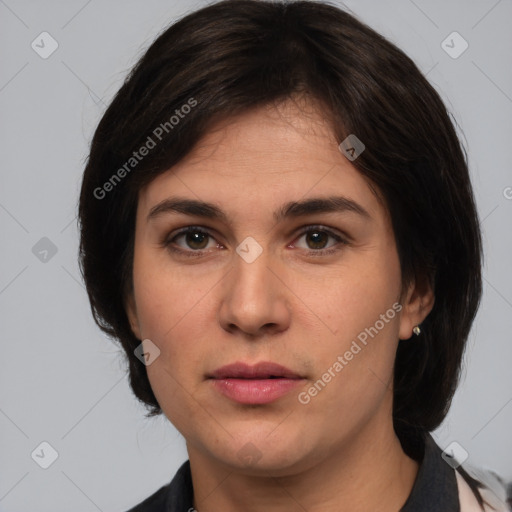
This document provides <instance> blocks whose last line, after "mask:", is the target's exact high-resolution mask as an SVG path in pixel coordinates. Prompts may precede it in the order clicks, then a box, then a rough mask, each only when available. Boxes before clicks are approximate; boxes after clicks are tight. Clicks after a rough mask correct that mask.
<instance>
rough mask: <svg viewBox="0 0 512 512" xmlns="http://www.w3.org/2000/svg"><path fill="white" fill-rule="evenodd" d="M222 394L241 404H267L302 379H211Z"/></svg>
mask: <svg viewBox="0 0 512 512" xmlns="http://www.w3.org/2000/svg"><path fill="white" fill-rule="evenodd" d="M212 382H213V385H214V386H215V388H216V389H217V391H220V392H221V393H222V394H223V395H225V396H227V397H228V398H231V400H234V401H235V402H239V403H241V404H267V403H269V402H273V401H274V400H277V399H278V398H280V397H282V396H284V395H286V394H287V393H289V392H290V391H291V390H293V389H294V388H296V387H297V386H299V385H300V384H302V383H303V382H304V379H212Z"/></svg>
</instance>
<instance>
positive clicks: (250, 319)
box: [220, 240, 289, 334]
mask: <svg viewBox="0 0 512 512" xmlns="http://www.w3.org/2000/svg"><path fill="white" fill-rule="evenodd" d="M251 244H253V245H251ZM258 245H259V244H258ZM259 247H260V249H258V248H257V247H256V246H255V245H254V243H253V242H252V241H250V240H248V241H247V240H246V241H244V242H242V243H241V244H240V245H239V246H238V248H237V253H238V254H237V255H236V256H235V261H234V267H233V269H232V271H231V272H230V273H229V277H228V279H227V283H226V286H225V287H224V290H223V297H222V304H221V308H220V321H221V324H222V326H223V327H224V328H225V329H227V330H230V331H232V330H233V329H234V328H235V327H236V328H238V329H240V330H241V331H245V332H247V333H251V334H255V333H257V332H258V331H259V330H260V329H263V328H265V329H268V328H270V327H272V328H273V329H277V330H284V329H286V327H287V326H288V324H289V311H288V304H287V300H286V294H285V292H284V290H283V287H282V286H279V280H278V279H276V277H275V276H274V275H273V272H271V270H270V268H269V267H270V266H271V265H272V261H271V260H272V255H271V254H270V252H269V251H266V250H263V248H262V247H261V246H259Z"/></svg>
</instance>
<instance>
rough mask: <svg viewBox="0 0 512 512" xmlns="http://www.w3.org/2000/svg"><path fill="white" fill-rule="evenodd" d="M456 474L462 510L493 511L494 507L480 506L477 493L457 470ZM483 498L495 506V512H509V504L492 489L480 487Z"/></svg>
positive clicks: (474, 511)
mask: <svg viewBox="0 0 512 512" xmlns="http://www.w3.org/2000/svg"><path fill="white" fill-rule="evenodd" d="M455 476H456V477H457V488H458V491H459V503H460V511H461V512H482V510H483V511H484V512H493V509H492V508H490V507H488V506H486V505H484V508H482V507H480V505H479V503H478V500H477V499H476V496H475V494H474V493H473V491H472V490H471V487H469V485H468V483H467V482H466V480H464V477H463V476H462V475H461V474H460V473H459V472H458V471H457V470H455ZM480 494H481V495H482V498H483V499H484V500H485V501H486V502H487V503H489V504H491V505H492V506H493V507H494V510H495V512H509V508H508V506H507V505H506V504H505V503H503V502H502V501H501V500H500V499H499V498H498V497H497V496H496V494H494V493H493V492H492V491H491V490H489V489H486V488H483V489H480Z"/></svg>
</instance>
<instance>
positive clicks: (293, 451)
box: [80, 0, 501, 512]
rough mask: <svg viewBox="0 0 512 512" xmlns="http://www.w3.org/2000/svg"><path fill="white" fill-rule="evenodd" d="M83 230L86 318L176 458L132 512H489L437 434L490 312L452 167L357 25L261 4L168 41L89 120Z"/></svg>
mask: <svg viewBox="0 0 512 512" xmlns="http://www.w3.org/2000/svg"><path fill="white" fill-rule="evenodd" d="M80 222H81V255H80V257H81V267H82V272H83V276H84V279H85V282H86V285H87V290H88V293H89V298H90V301H91V306H92V311H93V314H94V317H95V319H96V321H97V323H98V325H99V326H100V327H101V328H102V329H103V330H104V331H105V332H107V333H108V334H109V335H111V336H113V337H115V338H116V339H118V340H119V341H120V343H121V344H122V346H123V348H124V350H125V351H126V355H127V358H128V362H129V369H130V378H131V386H132V389H133V391H134V393H135V395H136V396H137V397H138V398H139V399H140V400H141V401H142V402H143V403H144V404H146V405H147V406H148V407H149V409H150V413H149V415H150V416H151V415H157V414H161V413H164V414H165V416H166V417H167V418H168V419H169V420H170V422H171V423H172V424H173V425H174V426H175V427H176V428H177V429H178V430H179V431H180V432H181V434H182V435H183V436H184V438H185V440H186V443H187V451H188V455H189V460H188V461H187V462H186V463H184V464H183V466H182V467H181V468H180V470H179V471H178V473H177V474H176V476H175V477H174V479H173V480H172V482H171V483H170V484H169V485H167V486H165V487H163V488H161V489H159V490H158V491H156V492H155V494H154V495H152V496H151V497H149V498H148V499H147V500H145V501H144V502H143V503H141V504H139V505H138V506H136V507H135V508H133V509H132V510H133V511H160V510H162V511H163V510H166V511H182V510H198V511H199V512H213V511H219V510H224V511H230V510H246V511H260V510H261V511H263V510H265V511H266V512H268V511H274V510H275V511H284V510H286V511H295V510H297V511H299V510H301V511H303V510H308V511H309V512H316V511H322V512H324V511H339V510H351V511H367V510H379V511H384V512H386V511H397V510H401V511H415V512H418V511H424V510H439V511H446V512H448V511H452V510H453V511H456V510H462V511H469V510H492V508H491V505H492V503H491V501H492V499H493V496H492V494H491V493H489V492H487V493H486V490H485V489H482V486H481V485H480V484H479V482H478V481H476V480H475V479H473V478H472V477H470V476H469V475H468V474H467V472H466V471H464V470H463V469H462V467H461V466H459V461H458V460H457V457H455V455H456V454H455V453H454V452H446V453H442V452H441V449H440V448H439V447H438V446H437V445H436V444H435V442H434V440H433V438H432V437H431V435H430V432H431V431H433V430H434V429H435V428H436V427H437V426H439V424H440V423H441V422H442V420H443V419H444V417H445V416H446V413H447V411H448V409H449V406H450V402H451V399H452V396H453V393H454V391H455V388H456V385H457V379H458V374H459V369H460V365H461V358H462V355H463V352H464V346H465V343H466V340H467V337H468V333H469V331H470V328H471V324H472V321H473V319H474V316H475V313H476V310H477V307H478V304H479V300H480V296H481V274H480V267H481V240H480V231H479V225H478V217H477V213H476V209H475V203H474V198H473V193H472V189H471V184H470V180H469V176H468V169H467V164H466V160H465V155H464V153H463V150H462V148H461V146H460V143H459V141H458V139H457V136H456V133H455V131H454V128H453V126H452V124H451V122H450V119H449V116H448V114H447V112H446V109H445V107H444V105H443V104H442V101H441V100H440V98H439V96H438V94H437V93H436V92H435V90H434V89H433V88H432V87H431V86H430V85H429V83H428V82H427V81H426V79H425V78H424V77H423V76H422V75H421V73H420V72H419V70H418V69H417V67H416V66H415V65H414V64H413V63H412V61H411V60H410V59H409V58H408V57H406V56H405V55H404V54H403V53H402V52H401V51H400V50H399V49H397V48H396V47H395V46H394V45H392V44H390V43H389V42H388V41H386V40H385V39H384V38H382V37H381V36H380V35H378V34H376V33H375V32H374V31H373V30H371V29H370V28H368V27H367V26H366V25H364V24H362V23H361V22H359V21H357V20H356V19H355V18H354V17H352V16H350V15H349V14H347V13H345V12H343V11H341V10H339V9H338V8H336V7H333V6H330V5H327V4H321V3H318V2H308V1H306V2H294V3H286V2H272V3H270V2H262V1H254V0H228V1H224V2H220V3H216V4H214V5H211V6H209V7H206V8H204V9H201V10H199V11H197V12H195V13H192V14H190V15H188V16H186V17H185V18H184V19H182V20H181V21H179V22H177V23H175V24H174V25H172V26H171V27H170V28H169V29H167V30H166V31H165V32H164V33H163V34H161V35H160V36H159V37H158V39H157V40H156V41H155V42H154V43H153V45H152V46H151V47H150V48H149V49H148V51H147V52H146V54H145V55H144V56H143V57H142V59H141V60H140V61H139V63H138V64H137V65H136V66H135V68H134V69H133V71H132V72H131V73H130V75H129V77H128V78H127V80H126V82H125V84H124V85H123V87H122V88H121V89H120V91H119V92H118V94H117V95H116V97H115V98H114V100H113V101H112V103H111V105H110V106H109V108H108V109H107V111H106V113H105V115H104V116H103V118H102V120H101V122H100V123H99V126H98V128H97V130H96V133H95V135H94V138H93V141H92V145H91V152H90V156H89V160H88V163H87V167H86V169H85V172H84V179H83V184H82V191H81V198H80ZM500 506H501V505H500V504H496V503H495V504H494V509H495V510H499V507H500ZM484 507H485V508H484Z"/></svg>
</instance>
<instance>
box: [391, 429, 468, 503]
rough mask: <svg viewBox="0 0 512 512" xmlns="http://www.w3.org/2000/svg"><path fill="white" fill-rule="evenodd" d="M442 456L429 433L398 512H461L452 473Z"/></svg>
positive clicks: (455, 482)
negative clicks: (419, 461) (408, 492)
mask: <svg viewBox="0 0 512 512" xmlns="http://www.w3.org/2000/svg"><path fill="white" fill-rule="evenodd" d="M441 454H442V450H441V448H439V446H437V444H436V442H435V441H434V439H433V438H432V436H431V435H430V434H429V435H428V436H427V437H426V439H425V449H424V454H423V460H422V461H421V463H420V469H419V471H418V475H417V476H416V481H415V482H414V485H413V488H412V491H411V494H409V498H407V501H406V502H405V505H404V506H403V507H402V508H401V509H400V512H430V511H441V510H442V511H443V512H460V505H459V491H458V488H457V478H456V476H455V471H454V469H453V468H452V467H451V466H450V465H448V463H447V462H445V461H444V460H443V459H442V457H441Z"/></svg>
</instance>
